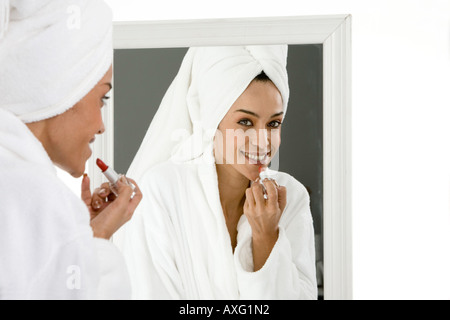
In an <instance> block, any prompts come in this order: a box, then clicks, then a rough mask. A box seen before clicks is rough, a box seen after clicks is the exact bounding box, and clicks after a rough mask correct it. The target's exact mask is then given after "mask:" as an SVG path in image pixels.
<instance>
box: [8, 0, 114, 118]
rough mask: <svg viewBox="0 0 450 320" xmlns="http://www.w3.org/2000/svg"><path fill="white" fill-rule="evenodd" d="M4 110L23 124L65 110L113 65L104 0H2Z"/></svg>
mask: <svg viewBox="0 0 450 320" xmlns="http://www.w3.org/2000/svg"><path fill="white" fill-rule="evenodd" d="M0 1H1V3H0V10H1V13H0V74H1V77H0V97H1V100H0V108H2V109H5V110H8V111H10V112H12V113H13V114H15V115H16V116H17V117H19V118H20V119H21V120H22V121H23V122H25V123H29V122H35V121H40V120H44V119H48V118H51V117H54V116H56V115H59V114H62V113H64V112H65V111H67V110H68V109H70V108H71V107H73V106H74V105H75V104H76V103H77V102H79V101H80V100H81V99H82V98H83V97H84V96H85V95H87V94H88V93H89V91H91V90H92V88H93V87H94V86H95V85H96V84H97V83H98V81H100V79H102V78H103V76H104V75H105V74H106V72H107V71H108V69H109V67H110V66H111V64H112V55H113V50H112V23H111V21H112V12H111V10H110V9H109V7H108V6H107V5H106V4H105V3H104V1H102V0H77V1H73V0H58V1H50V0H34V1H28V0H27V1H24V0H0Z"/></svg>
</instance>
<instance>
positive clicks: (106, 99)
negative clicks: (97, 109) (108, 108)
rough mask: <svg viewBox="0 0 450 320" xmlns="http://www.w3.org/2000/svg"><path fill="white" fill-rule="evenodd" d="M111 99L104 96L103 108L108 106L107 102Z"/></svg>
mask: <svg viewBox="0 0 450 320" xmlns="http://www.w3.org/2000/svg"><path fill="white" fill-rule="evenodd" d="M109 98H110V97H107V96H104V97H103V98H102V102H103V105H102V107H104V106H105V105H106V102H107V101H108V100H109Z"/></svg>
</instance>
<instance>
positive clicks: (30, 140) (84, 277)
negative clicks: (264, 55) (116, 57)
mask: <svg viewBox="0 0 450 320" xmlns="http://www.w3.org/2000/svg"><path fill="white" fill-rule="evenodd" d="M5 4H6V5H5ZM0 17H1V18H2V19H0V20H1V21H0V74H1V76H0V299H2V300H3V299H39V300H41V299H99V298H100V299H127V298H129V297H130V283H129V278H128V273H127V270H126V267H125V262H124V260H123V257H122V255H121V254H120V252H119V251H118V250H117V248H116V247H115V246H114V245H113V244H112V243H111V242H110V241H108V239H109V238H110V237H111V236H112V234H113V233H114V232H115V231H116V230H117V229H119V228H120V227H121V226H122V225H123V224H124V223H125V222H126V221H128V220H129V219H130V218H131V216H132V214H133V212H134V210H135V208H136V206H137V205H138V203H139V202H140V199H141V198H142V194H141V193H140V191H139V188H136V196H135V197H134V198H133V199H130V198H131V195H132V190H131V188H130V187H129V186H128V185H127V184H124V183H122V182H119V195H118V197H117V198H115V199H113V198H112V197H110V200H113V201H111V202H108V203H104V200H106V198H107V197H108V196H109V193H110V191H109V187H108V186H107V185H104V186H103V188H104V190H103V193H102V192H100V191H101V190H98V191H96V193H95V194H94V195H91V191H90V189H89V178H88V177H86V176H85V177H84V179H83V182H82V184H83V186H82V200H83V201H84V202H83V201H82V200H81V199H80V198H79V197H78V196H76V195H75V194H73V192H72V191H70V190H69V188H68V187H67V186H65V185H64V183H63V182H62V181H61V180H60V179H59V178H58V177H57V175H56V170H55V167H54V165H56V166H59V167H60V168H62V169H64V170H66V171H67V172H69V173H70V174H71V175H72V176H74V177H80V176H81V175H83V173H84V171H85V163H86V161H87V160H88V158H89V157H90V156H91V154H92V151H91V149H90V147H89V145H90V143H92V142H93V141H94V139H95V136H96V135H100V134H102V133H103V132H104V131H105V128H104V125H103V121H102V115H101V109H102V107H103V105H104V101H105V100H106V99H107V93H108V92H109V91H110V90H111V78H112V69H111V64H112V53H113V50H112V36H111V31H112V13H111V11H110V10H109V8H108V6H106V5H105V3H104V2H103V1H101V0H71V1H68V0H58V1H53V0H38V1H16V0H10V1H6V3H5V1H1V3H0ZM5 17H6V19H4V18H5ZM77 19H78V20H79V21H76V20H77ZM5 22H6V23H5ZM72 24H74V26H75V28H73V29H72V28H71V26H72ZM97 202H98V203H99V204H100V206H95V205H93V204H96V203H97Z"/></svg>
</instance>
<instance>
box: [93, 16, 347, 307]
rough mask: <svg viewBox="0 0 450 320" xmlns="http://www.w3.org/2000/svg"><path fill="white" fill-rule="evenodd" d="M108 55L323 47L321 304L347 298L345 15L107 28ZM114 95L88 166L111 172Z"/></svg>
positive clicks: (96, 180) (99, 178) (97, 180)
mask: <svg viewBox="0 0 450 320" xmlns="http://www.w3.org/2000/svg"><path fill="white" fill-rule="evenodd" d="M113 39H114V49H143V48H175V47H195V46H223V45H263V44H268V45H269V44H288V45H289V44H322V45H323V85H324V88H323V130H324V131H323V139H324V141H323V147H324V150H323V152H324V153H323V158H324V159H323V161H324V163H323V165H324V166H323V168H324V169H323V170H324V172H323V176H324V181H323V182H324V184H323V185H324V190H323V210H324V211H323V215H324V216H323V223H324V226H323V232H324V235H323V236H324V242H323V247H324V248H323V255H324V299H327V300H337V299H339V300H344V299H345V300H349V299H352V297H353V281H352V280H353V268H352V262H353V261H352V197H351V192H352V189H351V182H352V170H351V169H352V167H351V160H352V159H351V156H352V153H351V147H352V146H351V126H352V113H351V15H330V16H298V17H267V18H237V19H211V20H173V21H131V22H115V23H114V31H113ZM113 97H114V93H113V92H111V99H110V101H109V103H108V106H107V107H106V108H103V111H102V112H103V119H104V123H105V127H106V132H105V133H104V134H103V135H102V136H100V137H98V138H97V139H96V141H95V143H94V145H93V157H91V159H90V160H89V161H90V163H89V175H90V177H91V178H92V179H91V180H92V186H98V185H100V184H101V183H102V182H104V177H103V175H102V174H101V173H100V172H99V170H97V169H96V168H95V159H96V158H102V159H103V160H104V161H105V162H106V163H108V164H110V165H111V166H114V99H113Z"/></svg>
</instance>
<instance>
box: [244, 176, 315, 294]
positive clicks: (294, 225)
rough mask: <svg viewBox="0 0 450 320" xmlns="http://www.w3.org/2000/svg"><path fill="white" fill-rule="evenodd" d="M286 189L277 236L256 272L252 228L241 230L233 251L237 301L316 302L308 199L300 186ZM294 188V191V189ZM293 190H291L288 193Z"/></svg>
mask: <svg viewBox="0 0 450 320" xmlns="http://www.w3.org/2000/svg"><path fill="white" fill-rule="evenodd" d="M294 187H295V188H292V186H290V187H289V188H290V189H291V190H288V191H289V192H290V193H289V203H288V204H287V206H286V208H285V210H284V212H283V216H282V217H281V218H280V220H279V224H278V237H277V239H276V242H275V244H274V245H273V247H272V248H271V251H270V252H269V255H268V256H267V258H266V259H264V264H263V266H262V267H261V268H260V269H258V270H257V269H256V267H254V264H255V263H258V260H257V259H255V253H256V254H257V255H258V254H259V253H257V252H255V249H258V248H257V247H256V246H255V239H254V235H253V232H254V230H255V228H254V227H253V225H252V223H250V221H249V225H250V226H251V227H250V228H247V230H245V228H244V227H243V228H242V229H241V230H239V232H240V233H241V239H240V240H239V243H238V246H237V248H236V252H235V264H236V268H237V274H238V282H239V290H240V296H241V299H316V298H317V285H316V278H315V248H314V230H313V225H312V218H311V213H310V209H309V197H308V194H307V192H306V190H305V189H304V187H303V186H301V185H300V184H298V186H297V185H294ZM297 187H298V188H297ZM292 189H293V190H292Z"/></svg>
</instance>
